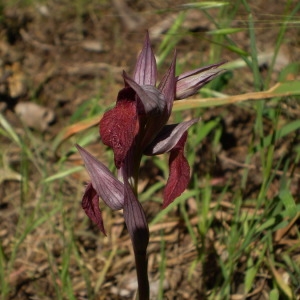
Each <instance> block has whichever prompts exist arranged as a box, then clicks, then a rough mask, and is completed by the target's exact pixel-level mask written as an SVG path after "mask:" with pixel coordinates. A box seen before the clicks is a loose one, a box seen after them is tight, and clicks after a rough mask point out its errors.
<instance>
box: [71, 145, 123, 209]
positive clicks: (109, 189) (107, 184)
mask: <svg viewBox="0 0 300 300" xmlns="http://www.w3.org/2000/svg"><path fill="white" fill-rule="evenodd" d="M76 147H77V149H78V151H79V153H80V155H81V157H82V159H83V161H84V163H85V166H86V169H87V171H88V173H89V174H90V177H91V181H92V185H93V188H94V189H95V190H96V192H97V194H98V195H99V197H100V198H102V200H103V201H104V202H105V204H106V205H107V206H109V207H110V208H111V209H121V208H123V205H124V196H123V193H124V185H123V183H121V182H120V181H119V180H118V179H116V178H115V177H114V175H113V174H112V173H111V172H110V171H109V169H108V168H107V167H106V166H104V165H103V164H102V163H101V162H99V161H98V160H97V159H96V158H95V157H94V156H92V155H91V154H90V153H89V152H88V151H86V150H85V149H83V148H82V147H80V146H79V145H76Z"/></svg>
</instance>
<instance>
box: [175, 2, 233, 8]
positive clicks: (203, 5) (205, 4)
mask: <svg viewBox="0 0 300 300" xmlns="http://www.w3.org/2000/svg"><path fill="white" fill-rule="evenodd" d="M228 4H229V2H222V1H202V2H191V3H186V4H182V5H181V6H182V7H183V8H197V9H210V8H218V7H222V6H225V5H228Z"/></svg>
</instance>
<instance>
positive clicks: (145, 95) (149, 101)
mask: <svg viewBox="0 0 300 300" xmlns="http://www.w3.org/2000/svg"><path fill="white" fill-rule="evenodd" d="M123 77H124V80H125V83H126V84H128V85H129V86H130V87H131V88H132V89H133V90H134V91H135V92H136V93H137V95H138V97H139V98H140V100H141V102H142V107H143V110H144V111H143V112H144V113H146V114H148V113H150V112H151V113H152V112H153V113H162V112H163V111H164V108H165V106H166V100H165V97H164V95H163V94H162V93H161V92H160V91H159V90H158V89H157V88H156V87H154V86H152V85H143V86H141V85H139V84H138V83H136V82H135V81H134V80H133V79H131V78H130V77H129V76H128V75H127V74H126V73H125V72H123Z"/></svg>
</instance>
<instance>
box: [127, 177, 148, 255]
mask: <svg viewBox="0 0 300 300" xmlns="http://www.w3.org/2000/svg"><path fill="white" fill-rule="evenodd" d="M124 187H125V188H124V193H125V200H124V208H123V209H124V210H123V212H124V219H125V222H126V226H127V229H128V232H129V234H130V237H131V240H132V245H133V248H134V250H135V252H139V253H143V252H146V249H147V246H148V243H149V228H148V223H147V220H146V216H145V213H144V210H143V208H142V205H141V203H140V202H139V201H138V200H137V199H136V196H135V195H134V193H133V191H132V189H131V188H130V186H129V184H128V183H125V184H124Z"/></svg>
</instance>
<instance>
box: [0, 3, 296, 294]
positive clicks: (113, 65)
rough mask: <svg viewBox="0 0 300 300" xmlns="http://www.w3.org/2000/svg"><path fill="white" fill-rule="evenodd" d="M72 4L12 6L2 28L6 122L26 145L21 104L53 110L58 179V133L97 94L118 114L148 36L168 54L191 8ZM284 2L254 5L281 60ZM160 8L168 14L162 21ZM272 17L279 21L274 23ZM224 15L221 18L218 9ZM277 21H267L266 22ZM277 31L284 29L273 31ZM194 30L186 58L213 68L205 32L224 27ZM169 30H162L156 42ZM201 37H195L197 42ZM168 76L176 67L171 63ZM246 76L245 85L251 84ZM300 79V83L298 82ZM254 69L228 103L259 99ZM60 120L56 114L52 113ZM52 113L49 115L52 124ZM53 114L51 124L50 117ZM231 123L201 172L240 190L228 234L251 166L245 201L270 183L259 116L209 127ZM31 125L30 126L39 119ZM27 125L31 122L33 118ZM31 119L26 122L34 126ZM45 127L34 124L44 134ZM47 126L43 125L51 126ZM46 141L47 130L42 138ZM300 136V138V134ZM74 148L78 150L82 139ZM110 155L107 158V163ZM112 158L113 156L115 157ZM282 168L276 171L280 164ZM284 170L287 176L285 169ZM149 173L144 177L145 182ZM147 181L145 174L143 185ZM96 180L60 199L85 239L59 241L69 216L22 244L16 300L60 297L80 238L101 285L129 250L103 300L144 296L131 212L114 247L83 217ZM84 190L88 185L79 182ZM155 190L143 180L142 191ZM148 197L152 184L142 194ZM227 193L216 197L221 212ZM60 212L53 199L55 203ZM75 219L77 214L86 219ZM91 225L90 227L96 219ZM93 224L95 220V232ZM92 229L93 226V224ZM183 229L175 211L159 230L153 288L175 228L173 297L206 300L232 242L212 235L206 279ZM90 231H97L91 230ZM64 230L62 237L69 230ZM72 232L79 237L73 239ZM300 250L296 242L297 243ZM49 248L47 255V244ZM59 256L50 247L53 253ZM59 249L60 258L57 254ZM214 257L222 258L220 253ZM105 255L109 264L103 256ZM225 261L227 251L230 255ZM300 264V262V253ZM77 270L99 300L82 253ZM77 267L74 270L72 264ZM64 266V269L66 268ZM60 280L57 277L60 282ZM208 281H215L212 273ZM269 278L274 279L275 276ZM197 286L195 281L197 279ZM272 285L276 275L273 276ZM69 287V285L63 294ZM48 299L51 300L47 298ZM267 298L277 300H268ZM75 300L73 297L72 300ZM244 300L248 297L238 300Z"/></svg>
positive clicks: (282, 152) (115, 220)
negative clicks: (256, 143)
mask: <svg viewBox="0 0 300 300" xmlns="http://www.w3.org/2000/svg"><path fill="white" fill-rule="evenodd" d="M65 2H66V3H67V2H69V1H61V2H60V1H54V0H53V1H48V3H47V4H45V5H44V4H39V5H35V6H31V7H16V6H11V7H5V9H4V10H3V11H2V18H1V20H0V53H1V58H0V109H1V111H2V112H3V114H4V116H5V117H6V118H7V119H8V120H9V122H10V123H11V124H12V125H13V127H14V129H15V130H16V132H17V133H18V134H20V135H21V136H22V135H24V129H23V126H22V124H21V122H20V119H19V118H18V117H17V115H16V107H17V105H18V104H20V103H26V102H28V101H29V102H34V103H37V104H39V105H41V106H42V107H44V108H46V109H47V112H48V113H50V115H51V113H54V114H55V116H56V117H55V121H54V120H52V117H51V116H50V117H49V118H50V119H46V123H47V122H49V124H46V126H45V122H42V124H43V125H41V119H38V120H37V121H36V122H37V123H35V125H34V126H36V130H34V131H33V134H34V135H36V136H37V139H38V140H41V141H42V142H38V147H39V148H38V149H34V151H39V153H42V154H43V157H44V158H45V160H46V161H49V165H48V166H47V169H48V170H50V171H49V172H50V174H51V172H53V174H54V173H55V171H56V170H57V169H56V168H55V164H56V163H57V162H58V158H57V157H55V155H54V153H53V152H51V142H52V141H53V139H54V138H55V137H56V136H57V134H58V133H59V132H60V131H61V130H62V129H63V128H65V127H66V126H67V125H69V124H70V117H71V116H72V115H73V113H74V111H75V110H76V108H77V107H78V106H79V105H80V104H82V103H83V102H84V101H86V100H88V99H91V98H93V97H97V98H99V103H100V106H102V107H107V105H108V104H111V103H112V101H115V98H116V94H117V91H118V90H119V88H120V87H121V85H122V79H121V71H122V69H126V70H128V71H132V68H133V66H134V61H135V58H136V55H137V53H138V51H139V50H140V47H141V44H142V41H143V38H144V34H145V30H146V29H149V30H150V35H151V36H152V42H153V47H154V49H157V47H158V46H159V44H160V42H161V40H162V38H163V35H164V32H165V30H166V29H167V28H168V27H166V28H165V29H164V26H165V25H164V24H165V23H164V22H166V20H168V19H169V18H172V16H173V15H176V14H178V12H179V10H178V9H177V7H178V5H179V4H181V3H184V1H179V0H178V1H176V0H175V1H174V0H173V1H164V2H163V3H164V4H161V3H160V2H161V1H156V0H153V1H145V2H144V1H139V0H136V1H128V3H127V4H126V5H127V6H126V7H125V8H124V7H123V6H122V5H124V2H123V1H117V0H115V1H112V3H110V2H109V1H99V3H98V4H95V2H96V1H95V2H94V1H90V2H88V4H87V5H86V6H85V7H82V6H80V5H77V6H76V5H75V4H74V5H73V6H72V5H70V4H69V5H66V4H65ZM270 2H272V3H274V2H273V1H256V4H255V6H254V5H253V7H252V9H253V15H254V19H255V21H256V23H255V24H256V25H255V26H256V32H257V46H258V49H259V51H261V52H263V53H272V52H273V50H274V45H275V41H276V37H277V34H278V30H279V26H276V25H275V26H271V25H272V24H277V23H276V21H277V20H278V16H279V15H280V16H281V15H282V11H283V9H284V3H283V2H284V1H276V5H273V4H272V5H269V4H270ZM158 11H160V13H157V12H158ZM262 12H267V14H264V13H262ZM214 15H215V16H217V15H218V13H217V11H215V12H214ZM246 19H247V14H246V12H245V11H243V10H241V11H240V12H239V13H238V17H237V18H236V19H235V21H234V24H233V25H234V26H241V27H243V26H245V20H246ZM266 20H267V21H268V22H264V21H266ZM273 22H274V23H273ZM183 28H184V32H185V33H187V34H186V35H185V36H184V37H183V38H182V39H181V40H180V42H179V44H178V46H177V49H178V60H179V61H185V62H186V64H185V66H186V67H187V69H188V67H189V63H188V61H192V63H193V64H194V65H196V64H201V63H202V62H205V61H208V58H209V50H210V43H209V41H207V36H206V35H205V32H206V31H207V30H209V29H213V25H212V24H211V23H210V22H209V21H207V19H206V18H205V16H204V15H203V14H202V13H201V12H199V11H191V12H190V13H189V14H188V17H187V21H186V22H184V24H183ZM157 30H160V33H159V34H157V35H156V32H157ZM191 33H193V34H191ZM235 39H236V42H237V44H238V45H239V46H240V47H241V48H243V49H244V50H249V47H250V45H249V36H248V33H247V32H246V31H245V32H241V33H238V34H236V35H235ZM299 53H300V31H299V27H296V26H292V27H291V28H288V31H287V35H286V38H285V44H284V45H283V47H282V49H281V50H280V59H281V60H280V61H279V62H278V63H277V65H276V66H277V69H275V71H274V75H273V77H272V83H274V82H276V80H277V78H278V71H279V70H280V69H282V67H283V66H285V65H287V64H288V63H290V62H292V61H297V60H298V61H299V58H300V55H299ZM222 57H223V58H224V59H225V60H229V61H231V60H234V59H237V58H238V56H237V55H235V54H232V53H231V52H229V51H226V50H223V54H222ZM261 66H262V69H261V72H262V73H263V72H265V69H264V68H267V67H268V61H266V62H262V63H261ZM163 67H164V66H163ZM240 74H242V76H241V75H240ZM290 76H294V75H293V74H291V75H290ZM253 90H254V88H253V81H252V75H251V72H250V71H249V70H248V69H247V68H241V69H237V70H236V71H235V72H234V74H233V80H229V82H228V84H227V86H226V87H225V89H224V90H223V91H222V92H224V93H227V94H239V93H245V92H248V91H253ZM282 111H283V113H282V118H281V119H280V122H282V123H283V124H284V123H286V121H287V120H288V121H291V120H294V119H297V118H299V106H297V102H296V100H295V99H292V98H291V99H285V101H283V102H282ZM47 116H48V115H47ZM47 116H46V117H47ZM46 117H45V115H43V116H42V117H41V118H42V120H43V121H44V119H43V118H46ZM216 117H221V119H222V126H223V134H222V137H221V144H220V145H219V148H218V149H214V148H213V145H212V141H211V140H210V138H209V137H208V138H207V139H205V141H204V142H203V144H202V145H201V146H199V149H197V151H198V152H197V153H198V154H199V158H200V159H199V161H196V163H195V166H194V172H197V173H198V174H199V176H200V178H203V184H204V176H203V175H206V174H210V176H211V178H212V179H211V184H212V185H216V186H218V185H219V186H222V184H223V183H224V182H226V181H227V180H229V179H230V180H231V182H232V184H231V186H230V188H229V191H228V192H227V194H226V195H225V196H224V198H223V201H222V204H221V206H222V209H223V211H222V212H220V214H217V215H216V217H215V218H216V219H215V222H216V223H217V224H218V223H219V225H220V226H221V225H223V226H229V225H228V224H230V219H231V217H232V211H233V204H232V203H231V202H230V199H231V198H232V195H234V193H235V191H236V190H238V189H239V184H240V182H241V174H242V171H243V170H244V169H245V168H249V179H248V182H247V185H246V187H245V189H244V191H243V192H244V195H243V197H244V198H247V199H255V197H256V196H257V193H258V191H259V188H260V185H261V182H262V178H261V175H260V172H259V170H260V166H259V157H254V158H253V160H252V161H251V162H249V164H248V165H245V164H244V161H245V157H246V154H247V152H246V151H247V149H248V146H249V143H250V142H251V140H252V139H253V126H254V121H255V113H254V111H253V109H252V108H251V106H250V105H247V104H245V105H230V106H226V107H218V108H211V109H208V110H206V112H205V114H204V115H203V119H204V120H206V121H207V120H211V119H213V118H216ZM27 118H28V117H27ZM23 121H24V120H23ZM25 122H26V120H25ZM34 126H33V127H34ZM41 127H42V128H41ZM265 131H266V133H267V132H272V124H270V123H269V122H268V119H266V120H265ZM41 132H42V133H41ZM298 133H299V132H298ZM72 142H74V141H72ZM296 143H299V134H298V136H297V135H293V136H289V137H288V138H287V139H286V140H285V141H284V142H282V144H280V145H278V146H277V147H276V152H275V158H276V161H278V160H279V159H280V158H283V162H284V161H285V160H286V159H291V160H292V159H293V157H291V156H290V155H291V154H290V151H289V149H291V147H292V145H294V144H296ZM1 147H7V148H8V150H7V153H6V156H5V158H6V159H8V164H9V165H10V166H11V167H12V168H13V169H14V170H19V169H20V165H21V151H20V149H19V148H17V147H15V146H12V145H11V143H10V142H9V141H8V139H5V138H3V137H2V138H1ZM90 150H91V151H92V152H94V153H97V156H98V157H101V152H102V153H103V151H104V149H103V148H102V147H101V146H100V145H99V143H98V141H97V143H93V144H92V145H91V146H90ZM99 153H100V155H99ZM104 156H105V155H104ZM276 161H274V166H275V165H276ZM66 163H67V164H69V165H70V166H74V165H75V164H76V163H79V160H78V157H75V158H74V156H73V158H72V159H71V158H70V159H69V160H68V161H67V162H66ZM291 167H292V168H291V170H289V171H290V172H291V174H292V176H291V180H292V184H291V191H292V194H293V195H294V197H295V198H296V199H297V200H299V194H300V189H299V183H300V168H299V166H297V165H293V164H291ZM279 169H281V168H279ZM142 171H143V172H145V173H146V174H147V175H148V176H149V173H150V172H151V176H152V178H151V179H150V180H153V181H157V180H159V178H160V174H159V173H158V171H157V170H156V168H155V166H153V164H151V162H147V164H146V165H145V167H144V169H143V170H142ZM35 174H36V172H35V171H34V166H32V169H31V171H30V184H29V186H30V190H29V191H28V192H27V196H28V198H30V199H31V200H29V201H27V202H26V203H27V204H26V205H27V206H26V208H27V209H28V210H30V209H33V207H34V205H35V203H36V201H37V198H38V197H39V196H40V194H43V193H44V192H45V191H43V189H42V187H40V186H37V184H39V182H40V181H39V180H40V178H38V177H37V176H36V175H35ZM142 174H143V173H142ZM280 176H281V174H280V173H277V174H276V176H275V180H274V182H273V184H272V186H271V188H270V190H269V192H268V198H270V199H272V198H274V196H276V195H277V193H278V184H279V181H280V178H281V177H280ZM142 178H143V176H142ZM85 180H88V178H87V175H86V174H85V173H83V174H80V175H78V174H76V175H73V176H71V177H70V178H68V179H65V181H64V182H60V183H58V184H57V185H54V186H53V189H54V191H52V195H53V194H54V193H55V190H56V191H60V192H61V193H63V195H64V196H65V199H66V202H65V203H66V204H65V207H64V208H63V210H64V213H65V214H66V215H68V214H70V215H72V214H75V215H76V220H77V223H76V224H74V230H73V231H72V232H73V234H74V236H73V237H72V238H71V239H69V238H70V237H66V236H64V238H63V239H62V238H61V235H60V234H59V232H63V229H64V226H66V225H65V224H63V223H64V221H63V220H62V216H58V215H57V232H53V230H51V229H50V228H47V227H43V229H41V228H39V227H37V228H36V229H35V230H34V231H33V232H31V233H30V234H29V235H28V236H27V237H26V239H25V241H24V243H23V244H22V246H21V248H20V250H19V252H18V254H17V259H16V263H15V266H14V267H13V271H12V272H11V274H7V275H8V276H9V280H10V282H11V286H12V292H11V294H10V296H9V298H8V299H54V297H55V284H54V282H53V281H54V278H56V276H57V275H55V274H56V272H58V270H60V269H61V268H62V266H61V262H62V259H63V258H62V253H63V249H64V247H65V244H64V242H65V241H66V240H72V241H73V242H74V243H75V244H76V246H77V249H78V253H79V255H80V257H81V258H80V261H81V263H82V264H83V265H82V266H81V267H83V266H84V267H85V268H86V270H87V271H86V274H88V275H87V276H89V278H90V281H91V282H92V288H94V282H97V280H98V277H99V273H100V272H101V271H102V270H103V268H104V265H105V263H106V259H107V258H105V257H107V253H111V252H112V251H114V250H115V247H116V246H117V247H118V253H117V254H116V256H115V257H114V258H113V263H112V265H111V267H110V269H109V270H108V271H107V273H106V276H105V280H104V282H103V284H102V287H101V290H100V291H101V292H100V293H99V294H98V295H97V296H95V299H128V298H130V297H132V293H133V291H134V290H135V288H136V286H135V284H136V283H135V271H134V264H133V261H132V253H131V250H130V247H129V240H128V236H127V234H126V231H124V225H123V219H122V216H121V214H120V213H118V212H117V213H114V214H113V215H111V213H110V212H108V211H104V218H106V220H107V221H106V222H107V224H108V225H107V231H108V232H110V236H109V237H108V238H104V237H103V236H101V235H100V234H99V232H98V231H97V229H96V228H95V227H94V226H93V225H92V224H90V223H88V222H86V217H85V215H84V213H83V212H82V211H81V209H80V194H81V193H82V191H83V183H84V182H85ZM78 182H79V184H78ZM147 184H148V182H144V181H143V179H142V183H141V185H144V186H146V185H147ZM141 188H142V187H141ZM20 194H21V193H20V183H19V182H18V181H16V180H11V179H9V178H6V179H5V180H4V181H3V182H2V183H1V185H0V224H1V226H0V238H1V240H2V247H3V252H4V254H5V256H7V257H9V256H10V255H11V247H12V245H13V236H14V235H15V234H16V224H17V220H18V218H19V214H18V208H19V206H20V201H22V199H20ZM218 196H219V193H218V191H216V192H215V194H213V196H212V197H213V201H212V203H215V201H216V199H217V198H218ZM48 199H49V202H50V203H51V198H48ZM194 205H195V203H194V202H193V199H190V200H189V201H188V206H189V212H190V217H191V222H192V224H195V225H196V224H197V221H198V219H197V216H196V215H195V213H194V211H193V207H194ZM145 209H146V212H147V215H148V216H149V220H151V219H152V218H153V216H155V214H156V213H157V212H158V211H159V209H160V206H159V205H158V204H153V203H151V204H145ZM74 210H75V212H74ZM84 220H85V221H84ZM84 222H85V223H84ZM82 224H88V225H86V226H85V225H84V226H85V227H83V225H82ZM183 224H184V223H183V220H182V219H181V217H180V216H179V215H177V214H176V213H173V214H172V215H170V216H169V217H168V218H166V221H165V223H163V224H159V225H157V226H154V227H152V228H151V241H150V245H149V270H150V279H151V282H152V283H153V289H155V287H154V286H155V284H157V280H158V278H159V277H158V266H159V261H160V246H161V245H160V232H161V229H164V230H165V231H164V236H165V238H166V240H167V245H166V255H167V271H166V278H167V280H166V294H165V299H204V298H205V296H204V294H203V292H204V291H207V290H209V289H210V287H211V286H212V282H213V280H214V277H215V276H216V274H218V272H219V266H218V265H217V259H216V256H217V255H222V254H224V253H223V252H224V251H225V250H224V245H222V244H220V242H219V241H218V237H217V234H216V232H213V231H212V230H209V232H208V234H207V241H206V243H207V245H205V248H206V249H207V253H209V254H208V255H207V261H206V262H205V265H204V267H205V273H204V274H203V269H202V268H200V267H196V268H195V269H194V270H192V272H191V269H190V267H191V263H192V262H193V260H194V259H195V257H197V249H195V247H194V246H193V243H192V241H191V240H190V237H189V235H187V234H185V233H186V228H185V226H184V225H183ZM87 226H88V227H87ZM60 230H62V231H60ZM67 232H69V231H67ZM294 240H295V236H294V235H293V231H292V230H291V233H290V235H288V236H287V237H286V240H285V242H286V244H285V243H284V242H283V243H282V245H279V246H278V247H279V248H280V247H288V246H289V245H290V244H289V242H290V241H294ZM291 243H292V242H291ZM45 245H47V246H45ZM47 247H48V248H47ZM45 249H48V250H45ZM209 249H210V251H208V250H209ZM47 251H50V252H51V253H52V255H53V257H54V258H55V261H54V262H53V266H52V267H51V266H49V259H48V254H47ZM102 253H105V255H106V256H103V255H102ZM224 255H225V254H224ZM296 255H299V252H298V253H295V257H296ZM70 259H71V266H70V268H69V272H70V273H71V274H72V286H73V290H74V293H75V295H76V297H75V298H76V299H87V297H88V296H87V295H88V292H87V290H88V289H89V288H87V287H86V284H85V279H84V278H83V277H82V272H81V270H80V267H79V264H78V263H77V262H78V261H77V258H76V255H74V254H73V255H72V256H71V257H70ZM72 263H73V264H72ZM56 268H57V269H56ZM244 268H245V266H244V265H243V264H242V262H241V265H240V266H239V267H238V270H237V274H236V278H235V280H234V282H233V285H232V295H236V296H237V297H238V296H239V292H240V289H241V288H242V287H241V286H240V285H239V283H238V282H239V281H238V276H239V274H242V273H243V271H244ZM53 274H54V277H53ZM207 274H208V275H207ZM268 276H269V275H268ZM188 277H189V278H190V279H189V280H187V278H188ZM268 278H269V277H268ZM264 283H265V279H264V278H263V277H262V278H258V279H257V281H256V283H255V284H256V288H258V287H259V286H260V285H262V284H264ZM60 284H61V282H60V280H59V278H58V276H57V278H56V285H58V286H59V285H60ZM41 291H43V294H41ZM267 293H268V285H267V284H265V285H264V289H263V291H259V293H257V295H256V298H255V297H254V296H253V297H252V299H268V298H267V296H266V295H267ZM264 297H266V298H264ZM64 299H68V297H67V296H64ZM234 299H242V298H234Z"/></svg>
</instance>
